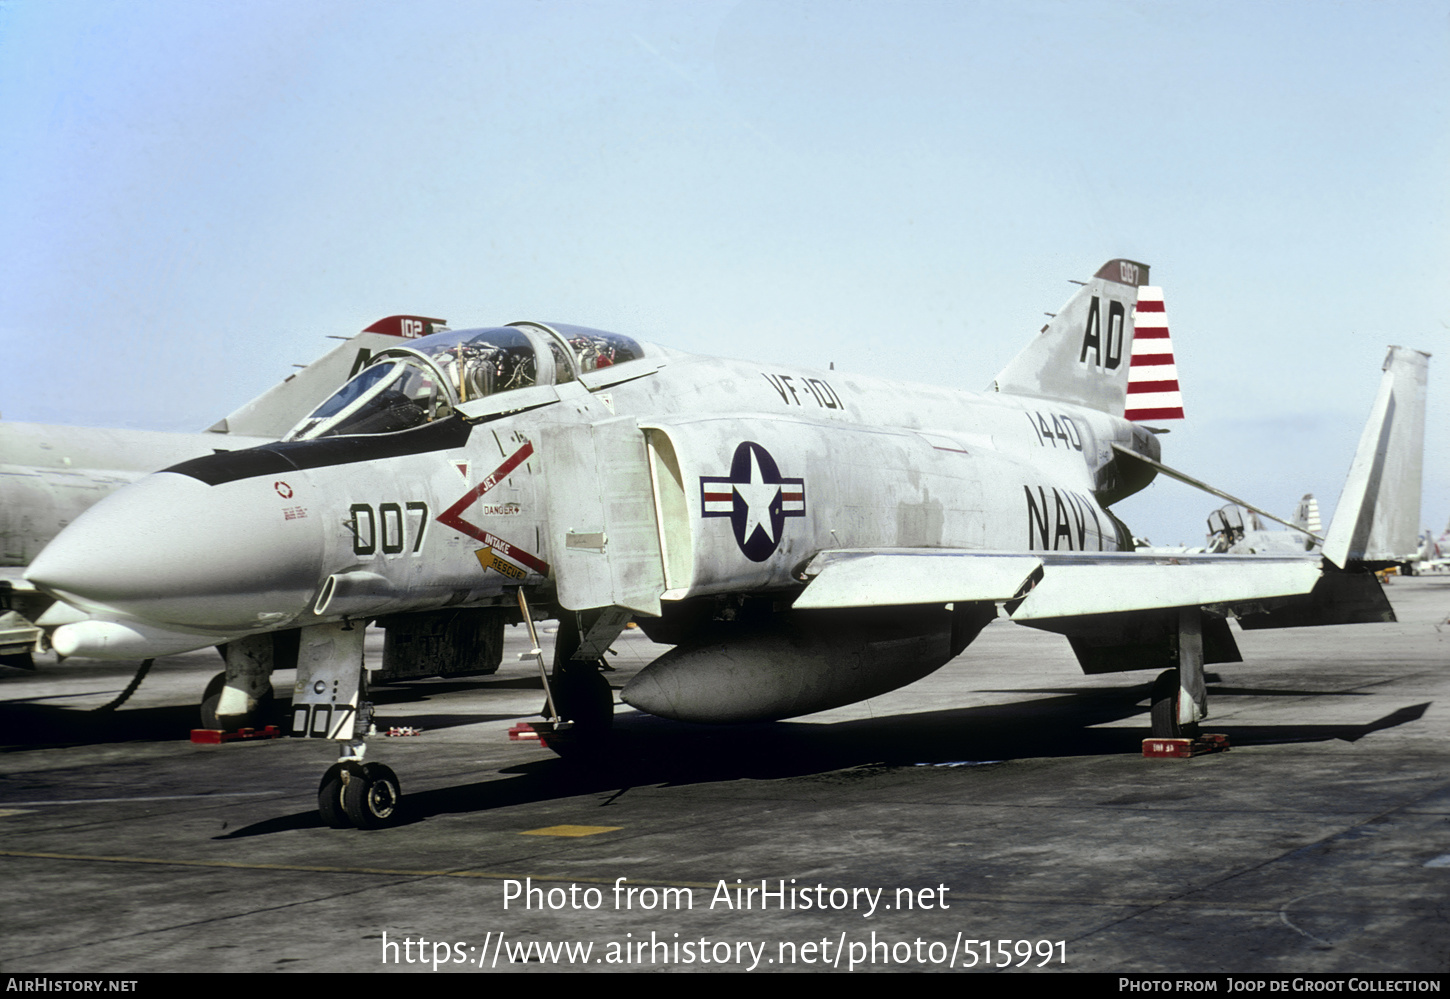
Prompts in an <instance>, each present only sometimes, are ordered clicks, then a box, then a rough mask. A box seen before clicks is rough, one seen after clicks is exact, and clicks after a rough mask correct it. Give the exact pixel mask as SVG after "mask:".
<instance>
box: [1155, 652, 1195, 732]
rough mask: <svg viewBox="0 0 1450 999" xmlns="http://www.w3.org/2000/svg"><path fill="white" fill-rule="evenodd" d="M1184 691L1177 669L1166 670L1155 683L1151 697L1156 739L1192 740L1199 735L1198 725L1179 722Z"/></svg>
mask: <svg viewBox="0 0 1450 999" xmlns="http://www.w3.org/2000/svg"><path fill="white" fill-rule="evenodd" d="M1181 696H1182V691H1181V689H1180V685H1179V682H1178V671H1177V670H1176V669H1165V670H1164V671H1163V672H1162V673H1159V674H1158V679H1156V680H1154V681H1153V693H1152V695H1151V699H1152V703H1153V707H1152V710H1151V712H1150V715H1151V717H1152V729H1151V733H1152V735H1153V738H1155V739H1192V738H1193V737H1194V736H1196V735H1197V734H1198V726H1197V725H1196V724H1190V725H1183V724H1180V723H1179V721H1178V698H1179V697H1181Z"/></svg>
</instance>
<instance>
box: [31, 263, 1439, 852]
mask: <svg viewBox="0 0 1450 999" xmlns="http://www.w3.org/2000/svg"><path fill="white" fill-rule="evenodd" d="M1162 313H1163V305H1162V295H1161V290H1160V289H1157V288H1155V287H1152V286H1150V285H1149V284H1148V266H1147V265H1145V264H1141V263H1137V262H1134V261H1130V260H1121V259H1119V260H1112V261H1109V262H1108V263H1107V264H1105V265H1104V266H1103V267H1102V268H1101V269H1100V270H1099V271H1098V272H1097V273H1096V274H1095V275H1094V276H1093V277H1092V279H1091V280H1089V281H1087V282H1084V283H1082V287H1081V288H1080V289H1079V290H1078V291H1077V292H1076V293H1075V294H1074V295H1073V297H1072V298H1071V299H1070V301H1069V302H1068V303H1067V304H1066V305H1065V306H1064V307H1063V308H1062V309H1060V310H1059V311H1058V312H1057V313H1056V314H1055V315H1054V317H1053V318H1052V320H1051V322H1049V323H1048V324H1047V325H1046V326H1044V327H1043V329H1042V331H1041V332H1040V334H1039V335H1037V336H1036V337H1034V338H1033V339H1032V340H1031V341H1030V342H1029V343H1028V344H1027V346H1026V347H1025V348H1024V349H1023V350H1022V352H1021V353H1020V354H1019V355H1018V356H1017V357H1016V358H1015V359H1014V360H1012V361H1011V362H1010V363H1009V364H1008V365H1007V367H1006V368H1004V369H1003V370H1002V371H1001V372H1000V373H999V374H998V375H997V377H996V379H995V380H994V381H993V382H992V384H991V385H990V386H989V388H988V390H987V391H986V392H984V393H981V394H977V393H972V392H966V391H958V390H953V389H947V388H941V387H936V386H929V385H912V384H905V383H900V382H893V381H887V380H884V379H879V378H875V377H871V376H867V375H859V374H850V373H846V372H840V371H818V370H807V369H801V368H794V367H789V366H785V365H776V364H769V363H766V364H760V363H751V362H745V361H736V360H723V359H718V358H711V357H701V356H694V355H690V354H686V353H682V352H679V351H675V350H671V349H668V348H665V347H661V346H657V345H655V344H652V343H647V342H643V341H640V340H637V339H635V338H633V337H630V336H626V335H622V334H618V333H610V332H605V331H602V330H597V329H590V328H586V327H581V326H573V325H565V324H559V323H542V322H516V323H512V324H509V325H507V326H500V327H489V328H480V329H467V330H456V331H450V332H446V333H437V334H434V335H432V336H427V337H422V338H418V339H414V340H409V341H406V342H399V343H396V344H395V345H393V346H392V347H391V348H390V349H387V350H384V351H382V352H381V353H379V354H378V355H377V356H376V357H375V358H374V359H373V361H372V363H371V364H369V365H368V366H367V367H365V368H363V369H362V370H361V371H360V372H359V373H358V374H357V375H356V377H354V378H353V379H352V380H351V381H349V382H348V383H347V384H346V385H345V386H343V387H342V388H341V389H340V390H339V391H338V392H337V393H336V394H335V395H333V396H332V397H331V398H330V399H328V400H327V401H325V402H324V403H322V404H321V405H320V406H318V407H317V408H316V409H315V410H314V411H313V412H312V413H310V414H309V415H308V416H307V417H305V418H304V419H302V420H301V421H300V422H299V423H298V424H297V426H296V427H295V428H293V429H292V430H291V432H290V433H288V434H287V435H286V437H285V439H283V440H282V441H280V442H277V443H271V444H264V445H261V446H258V447H254V448H250V449H247V450H242V451H234V452H230V453H225V454H215V455H208V456H204V457H198V458H194V459H192V460H189V461H184V462H181V463H179V464H176V465H173V466H172V467H170V468H168V469H166V470H165V471H162V472H159V473H157V474H154V475H150V476H148V477H146V478H144V479H142V480H140V481H138V482H136V483H134V484H131V485H128V486H126V487H125V488H124V489H121V490H119V491H118V492H116V493H115V494H113V495H112V496H110V497H108V498H107V499H105V500H103V501H102V502H100V503H98V504H96V505H95V506H94V507H92V508H91V509H90V510H88V511H86V513H84V514H83V515H82V516H80V517H79V518H77V520H76V521H75V523H73V524H72V525H70V526H69V527H68V528H66V530H65V531H63V532H62V533H61V534H60V536H59V537H57V538H56V539H55V540H54V541H53V542H52V543H51V544H50V545H49V546H48V547H47V548H46V549H45V551H43V552H42V553H41V554H40V556H39V557H37V558H36V559H35V561H34V562H33V563H32V565H31V566H30V569H29V570H28V572H27V574H26V575H27V578H28V579H29V580H30V581H31V582H32V583H33V584H34V585H35V586H37V587H39V588H40V589H42V590H44V591H45V592H47V593H50V594H53V595H54V596H56V597H58V598H59V599H61V600H63V601H65V603H66V604H67V605H68V606H69V607H71V608H74V613H75V619H74V620H71V621H69V622H68V623H66V624H64V625H62V626H60V627H57V628H56V629H55V631H54V633H53V635H52V637H51V640H52V642H53V643H54V645H55V648H56V649H57V650H58V651H60V652H62V653H64V654H66V655H82V656H94V657H99V658H121V659H124V658H145V657H155V656H163V655H167V654H171V653H179V652H183V651H187V650H192V649H197V648H200V647H203V646H206V645H215V644H221V643H225V645H226V649H227V689H226V691H225V692H224V693H223V697H224V698H231V699H232V701H233V702H237V701H239V700H241V699H244V698H245V697H246V696H248V695H247V691H248V690H255V689H256V685H257V683H258V681H259V678H265V677H266V676H267V675H268V674H269V673H270V671H271V670H272V669H274V668H280V667H286V666H292V665H295V666H296V669H297V679H296V685H295V687H294V694H293V708H292V710H293V722H292V731H293V734H294V735H295V736H300V737H305V738H318V739H327V740H332V741H335V742H336V743H338V744H339V747H340V753H339V756H340V758H339V760H338V762H337V763H336V764H335V765H334V766H332V767H331V768H330V769H329V770H328V771H327V772H326V773H325V774H324V776H323V779H322V782H321V785H320V787H319V790H318V808H319V812H320V814H321V816H322V818H323V820H324V821H325V822H327V823H328V824H330V825H333V826H345V825H356V826H362V827H372V826H376V825H380V824H384V823H386V822H388V821H389V820H390V819H391V818H392V817H393V816H394V815H395V814H396V810H397V807H398V801H399V797H400V790H399V782H398V779H397V776H396V775H395V774H394V773H393V771H392V770H391V769H390V768H388V767H387V766H386V765H384V764H380V763H375V762H370V763H367V764H364V763H363V762H362V761H363V755H364V752H365V749H366V744H365V737H366V734H367V733H368V731H369V726H370V718H371V708H370V704H369V702H368V700H367V686H368V680H369V672H370V670H371V669H373V668H375V667H377V666H378V665H381V667H382V668H384V669H388V668H395V669H396V668H407V667H408V666H410V665H414V664H417V663H418V662H421V661H423V660H427V661H430V662H437V661H447V662H452V663H455V664H458V665H477V664H487V663H489V662H492V663H494V664H496V663H497V661H498V656H499V655H500V650H501V646H502V629H503V626H504V624H505V623H506V622H509V621H521V622H526V623H528V624H529V625H530V627H532V622H533V620H534V619H535V618H536V617H539V616H541V615H542V614H543V613H546V612H547V613H553V614H557V615H558V616H559V618H560V629H559V640H558V642H557V643H556V648H555V650H554V668H553V671H552V674H550V675H549V676H548V677H547V682H546V694H547V703H548V705H549V707H548V713H549V716H550V717H549V721H547V722H545V723H543V724H541V725H540V726H539V728H540V730H541V731H542V733H543V737H544V739H545V741H546V743H547V744H548V745H550V747H551V748H554V749H556V750H558V751H560V752H561V753H569V752H577V751H580V750H584V749H587V750H589V751H591V752H593V751H595V749H596V747H597V746H598V745H599V744H600V743H601V742H602V741H603V740H604V738H605V736H606V733H607V730H608V727H609V724H610V720H611V718H612V714H613V704H612V695H611V691H610V689H609V686H608V684H607V683H606V682H605V681H604V679H603V678H602V676H601V675H600V673H599V666H600V663H599V659H600V657H601V656H602V654H603V652H604V650H605V649H606V648H607V647H608V646H609V645H610V643H611V642H612V641H613V640H614V639H615V638H616V637H617V636H618V635H619V633H620V631H621V630H622V629H623V628H624V627H625V626H626V624H627V623H628V622H629V621H631V620H634V621H636V622H638V624H639V626H640V627H641V628H643V630H644V631H645V632H646V634H648V635H649V636H650V637H651V638H652V639H654V640H655V641H657V642H661V643H665V644H670V645H673V646H674V648H673V649H672V650H670V651H669V652H667V653H666V654H664V655H663V656H661V657H660V658H659V659H657V660H656V661H655V662H653V663H651V664H650V665H649V666H647V667H646V668H645V669H643V670H642V671H641V672H640V673H639V674H638V675H637V676H635V677H634V679H632V680H631V681H630V682H629V684H628V685H627V686H625V688H624V689H623V691H622V693H621V698H622V700H623V701H624V702H625V703H627V704H629V705H631V706H633V707H635V708H638V709H640V710H643V711H646V712H651V713H654V714H658V715H662V716H665V717H668V718H674V719H682V720H687V721H697V722H740V721H753V720H766V719H779V718H787V717H792V716H796V715H802V714H806V713H809V712H813V711H819V710H823V709H826V708H830V707H834V706H838V705H842V704H847V703H851V702H853V701H857V700H861V699H864V698H868V697H872V696H875V695H877V694H881V693H884V692H886V691H889V690H893V689H895V688H897V687H900V686H903V685H905V684H907V683H910V682H912V681H914V680H916V679H918V678H920V677H922V676H924V675H926V674H928V673H930V672H932V671H933V670H935V669H937V668H939V667H940V666H942V665H944V664H945V663H946V662H948V661H949V660H951V659H952V658H954V657H955V656H956V655H958V654H959V653H960V652H962V650H963V649H965V648H966V647H967V646H968V645H969V644H970V643H971V642H972V640H973V639H974V638H975V637H976V636H977V634H978V633H979V632H980V631H981V630H982V628H983V627H984V626H985V625H986V624H987V623H988V622H989V621H991V620H993V619H994V618H995V617H997V616H998V614H999V609H1000V612H1001V613H1005V614H1006V615H1007V616H1009V617H1010V618H1011V619H1012V620H1013V621H1015V622H1017V623H1021V624H1025V625H1028V626H1031V627H1036V628H1042V629H1046V630H1049V631H1054V632H1058V633H1060V634H1063V635H1065V636H1066V637H1067V638H1068V639H1069V641H1070V643H1071V645H1072V648H1073V650H1074V652H1075V653H1076V654H1077V656H1078V659H1079V661H1080V663H1081V665H1082V667H1083V669H1084V670H1086V671H1088V672H1092V673H1101V672H1113V671H1128V670H1144V669H1152V670H1159V671H1162V672H1161V676H1160V677H1159V680H1158V683H1157V684H1156V685H1155V691H1154V703H1153V708H1152V712H1151V714H1152V720H1153V731H1154V732H1155V734H1178V733H1180V732H1183V731H1184V730H1187V729H1191V727H1192V726H1193V725H1194V724H1196V723H1197V721H1198V720H1199V719H1201V718H1202V717H1203V716H1204V715H1205V713H1206V711H1207V700H1206V696H1205V692H1204V691H1205V688H1204V683H1203V666H1204V664H1205V663H1213V662H1224V661H1238V659H1239V658H1240V657H1239V654H1238V649H1237V647H1236V645H1235V642H1234V639H1233V635H1232V632H1231V631H1230V629H1229V627H1228V618H1229V617H1230V616H1238V617H1240V619H1241V620H1243V621H1248V620H1250V619H1252V620H1254V621H1256V622H1257V623H1258V624H1259V625H1260V626H1266V627H1276V626H1285V625H1289V624H1304V623H1316V624H1318V623H1349V622H1355V621H1378V620H1390V619H1392V612H1391V611H1390V609H1389V605H1388V603H1387V601H1385V599H1384V595H1383V594H1382V593H1381V592H1380V589H1379V585H1378V583H1377V581H1376V580H1375V578H1374V576H1373V575H1372V573H1370V572H1368V571H1367V569H1368V568H1369V567H1371V566H1372V565H1373V562H1371V561H1367V556H1370V555H1372V551H1371V550H1370V549H1369V548H1368V541H1369V537H1368V534H1369V532H1368V524H1369V513H1368V512H1367V511H1370V510H1372V508H1373V505H1374V503H1375V502H1376V501H1377V497H1378V489H1379V485H1380V480H1381V477H1382V475H1383V474H1384V472H1385V460H1384V457H1385V454H1384V451H1385V449H1384V446H1383V442H1384V440H1387V439H1389V437H1391V436H1393V430H1394V426H1395V424H1396V421H1397V420H1398V419H1400V418H1401V417H1402V416H1404V415H1405V414H1407V413H1410V412H1412V411H1413V410H1414V409H1415V407H1416V406H1420V407H1422V406H1423V396H1424V377H1423V376H1424V367H1423V363H1421V364H1420V366H1419V368H1418V369H1416V370H1415V371H1411V372H1410V374H1409V375H1408V376H1405V377H1398V378H1397V379H1395V380H1393V381H1392V383H1387V385H1388V387H1387V388H1386V387H1382V391H1381V396H1382V397H1381V398H1380V399H1378V400H1377V402H1376V409H1375V411H1374V413H1373V414H1372V416H1371V428H1370V429H1369V430H1367V432H1366V438H1365V440H1366V441H1367V442H1368V443H1367V444H1366V443H1363V442H1362V444H1361V448H1360V454H1359V455H1357V457H1356V464H1355V466H1354V470H1353V471H1352V474H1351V477H1350V482H1349V484H1348V485H1347V486H1346V493H1345V497H1343V498H1342V499H1341V502H1340V511H1339V514H1338V515H1337V516H1336V518H1335V521H1334V524H1333V525H1332V526H1331V529H1330V531H1329V537H1328V541H1327V543H1326V545H1325V547H1324V551H1323V553H1322V555H1320V554H1312V553H1301V554H1293V555H1288V556H1262V555H1255V556H1233V555H1204V556H1199V557H1162V556H1158V555H1151V554H1148V555H1140V554H1136V553H1134V552H1133V551H1132V542H1131V538H1132V536H1131V534H1130V532H1129V531H1128V529H1127V527H1126V526H1125V525H1124V524H1122V523H1121V522H1120V521H1119V520H1118V519H1117V517H1115V516H1114V514H1113V513H1112V510H1111V506H1112V504H1113V503H1115V502H1117V501H1118V500H1120V499H1122V498H1123V497H1125V496H1128V495H1130V494H1132V493H1134V492H1136V491H1138V490H1140V489H1142V488H1143V487H1144V486H1146V485H1147V484H1148V483H1149V482H1150V481H1151V480H1152V479H1153V478H1154V476H1155V475H1156V474H1158V473H1159V472H1164V473H1166V474H1169V475H1172V476H1175V477H1179V478H1183V479H1185V480H1187V481H1193V480H1191V478H1190V477H1188V476H1186V475H1184V474H1183V473H1180V472H1177V471H1175V470H1173V469H1171V468H1169V467H1168V466H1166V465H1164V464H1163V463H1162V462H1161V460H1160V459H1161V457H1162V456H1161V448H1160V444H1159V436H1158V435H1157V433H1155V431H1156V430H1159V429H1161V428H1158V427H1150V426H1148V425H1147V424H1149V423H1158V422H1160V421H1163V420H1168V419H1172V418H1176V417H1178V416H1181V415H1182V400H1181V396H1180V395H1179V394H1178V385H1177V375H1176V368H1175V367H1174V365H1173V358H1172V354H1171V349H1169V348H1168V343H1169V341H1168V339H1167V332H1168V331H1167V327H1166V324H1165V322H1164V321H1163V318H1162ZM1417 356H1421V357H1422V356H1423V355H1417ZM1140 359H1142V360H1140ZM1411 367H1413V365H1412V366H1411ZM1135 369H1136V370H1137V371H1138V374H1137V377H1133V374H1132V373H1133V371H1134V370H1135ZM1150 370H1151V372H1152V374H1151V375H1149V374H1147V373H1148V372H1149V371H1150ZM1416 371H1417V372H1418V381H1416ZM1416 392H1418V396H1416ZM368 622H374V623H376V624H377V625H379V626H381V627H383V628H384V629H386V634H387V640H386V645H385V651H384V654H383V661H382V663H381V664H376V663H365V662H364V656H363V636H364V632H365V627H366V625H367V623H368ZM537 645H538V642H537V639H535V646H536V649H535V651H536V653H537V654H538V655H539V660H540V668H541V670H542V667H543V662H542V652H540V651H539V650H538V649H537Z"/></svg>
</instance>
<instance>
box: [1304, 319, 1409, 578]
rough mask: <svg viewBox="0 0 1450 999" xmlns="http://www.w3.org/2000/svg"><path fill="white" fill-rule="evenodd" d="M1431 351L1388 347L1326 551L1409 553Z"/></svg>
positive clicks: (1334, 557) (1378, 558)
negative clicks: (1380, 376) (1426, 381)
mask: <svg viewBox="0 0 1450 999" xmlns="http://www.w3.org/2000/svg"><path fill="white" fill-rule="evenodd" d="M1429 363H1430V355H1429V354H1426V353H1422V352H1421V351H1418V350H1410V349H1409V348H1407V347H1391V348H1390V352H1389V356H1388V357H1386V358H1385V364H1384V372H1385V373H1384V377H1383V378H1381V379H1380V388H1379V393H1378V394H1377V395H1376V396H1375V401H1374V407H1373V408H1372V409H1371V410H1370V417H1369V422H1368V423H1366V424H1365V428H1364V433H1363V434H1362V435H1361V436H1360V439H1359V448H1358V450H1356V451H1355V453H1354V464H1353V465H1351V466H1350V469H1349V478H1348V479H1347V480H1346V481H1345V483H1344V491H1343V492H1342V493H1341V494H1340V496H1339V503H1338V505H1337V506H1335V508H1334V520H1333V521H1332V522H1331V523H1330V525H1329V536H1328V538H1326V540H1325V542H1324V557H1325V558H1327V559H1329V561H1331V562H1333V563H1334V564H1335V565H1337V566H1339V567H1340V568H1344V566H1345V565H1346V564H1347V563H1348V562H1351V561H1363V562H1394V561H1399V560H1401V559H1405V558H1408V557H1409V556H1411V555H1413V554H1414V552H1415V551H1416V548H1417V547H1418V538H1419V524H1420V470H1421V465H1422V464H1423V462H1424V456H1425V374H1426V371H1427V370H1428V368H1429Z"/></svg>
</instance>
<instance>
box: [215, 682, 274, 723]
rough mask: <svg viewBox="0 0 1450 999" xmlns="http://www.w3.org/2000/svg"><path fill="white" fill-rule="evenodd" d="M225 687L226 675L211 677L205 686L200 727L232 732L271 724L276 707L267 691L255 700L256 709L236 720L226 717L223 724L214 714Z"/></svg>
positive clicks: (233, 717)
mask: <svg viewBox="0 0 1450 999" xmlns="http://www.w3.org/2000/svg"><path fill="white" fill-rule="evenodd" d="M226 685H227V675H226V674H225V673H218V674H217V675H216V676H214V677H212V678H211V679H210V680H209V681H208V682H207V685H206V690H204V691H203V692H202V695H201V727H202V728H210V729H218V730H225V731H228V732H234V731H236V730H237V729H239V728H247V727H252V728H261V727H262V726H263V725H267V724H271V723H272V722H273V720H274V719H273V716H274V715H275V714H276V705H275V704H274V702H273V696H272V691H271V690H268V691H267V692H266V693H264V694H263V695H262V696H261V697H260V698H258V699H257V708H256V710H255V711H253V712H252V713H251V714H250V715H244V716H242V717H240V718H237V717H235V716H232V715H228V716H227V720H226V722H223V721H222V719H221V716H220V715H218V714H217V713H216V709H217V705H218V704H220V703H221V699H222V688H223V687H225V686H226Z"/></svg>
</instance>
